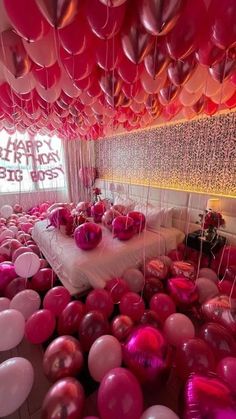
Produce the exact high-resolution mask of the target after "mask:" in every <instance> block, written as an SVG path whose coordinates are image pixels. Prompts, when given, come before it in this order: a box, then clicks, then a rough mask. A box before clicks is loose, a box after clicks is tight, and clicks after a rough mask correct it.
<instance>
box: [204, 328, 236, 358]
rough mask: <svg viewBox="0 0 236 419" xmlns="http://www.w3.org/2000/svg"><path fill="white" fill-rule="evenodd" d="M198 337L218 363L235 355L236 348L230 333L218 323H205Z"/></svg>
mask: <svg viewBox="0 0 236 419" xmlns="http://www.w3.org/2000/svg"><path fill="white" fill-rule="evenodd" d="M199 337H200V338H202V339H204V340H205V342H206V343H208V345H209V346H210V347H211V349H212V350H213V352H214V355H215V357H216V360H217V361H219V360H221V359H222V358H225V357H227V356H235V355H236V346H235V341H234V337H233V336H232V333H231V332H229V331H228V330H227V329H226V328H225V327H224V326H221V324H218V323H207V324H205V325H204V326H202V328H201V330H200V332H199Z"/></svg>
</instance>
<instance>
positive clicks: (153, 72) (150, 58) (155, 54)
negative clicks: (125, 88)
mask: <svg viewBox="0 0 236 419" xmlns="http://www.w3.org/2000/svg"><path fill="white" fill-rule="evenodd" d="M169 62H170V57H169V55H168V53H167V49H166V44H165V43H164V42H163V41H160V42H157V40H155V44H154V47H153V49H152V50H151V52H150V53H149V54H148V55H147V56H146V57H145V59H144V64H145V68H146V70H147V73H148V74H149V76H151V77H152V78H153V79H155V78H156V77H157V76H159V74H161V73H162V71H164V70H165V68H166V67H167V65H168V64H169Z"/></svg>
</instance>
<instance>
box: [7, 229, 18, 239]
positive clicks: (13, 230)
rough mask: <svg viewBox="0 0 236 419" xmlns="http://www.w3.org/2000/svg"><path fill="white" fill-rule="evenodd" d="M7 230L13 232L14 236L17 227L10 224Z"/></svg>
mask: <svg viewBox="0 0 236 419" xmlns="http://www.w3.org/2000/svg"><path fill="white" fill-rule="evenodd" d="M8 230H11V231H12V233H14V237H15V236H16V235H17V233H18V228H17V227H16V226H10V227H8Z"/></svg>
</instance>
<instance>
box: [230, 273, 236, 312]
mask: <svg viewBox="0 0 236 419" xmlns="http://www.w3.org/2000/svg"><path fill="white" fill-rule="evenodd" d="M235 282H236V275H235V276H234V281H233V285H232V287H231V291H230V295H229V305H230V308H232V295H233V291H234V287H235Z"/></svg>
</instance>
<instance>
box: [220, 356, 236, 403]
mask: <svg viewBox="0 0 236 419" xmlns="http://www.w3.org/2000/svg"><path fill="white" fill-rule="evenodd" d="M216 372H217V374H218V375H219V376H220V377H221V378H222V379H223V380H224V381H225V382H226V383H227V384H228V386H229V387H230V388H231V390H232V391H233V393H234V395H235V396H236V358H235V357H230V356H229V357H226V358H223V359H222V360H221V361H220V362H219V364H218V365H217V369H216Z"/></svg>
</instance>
